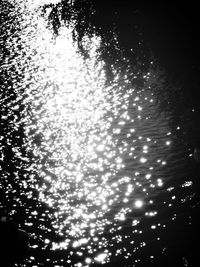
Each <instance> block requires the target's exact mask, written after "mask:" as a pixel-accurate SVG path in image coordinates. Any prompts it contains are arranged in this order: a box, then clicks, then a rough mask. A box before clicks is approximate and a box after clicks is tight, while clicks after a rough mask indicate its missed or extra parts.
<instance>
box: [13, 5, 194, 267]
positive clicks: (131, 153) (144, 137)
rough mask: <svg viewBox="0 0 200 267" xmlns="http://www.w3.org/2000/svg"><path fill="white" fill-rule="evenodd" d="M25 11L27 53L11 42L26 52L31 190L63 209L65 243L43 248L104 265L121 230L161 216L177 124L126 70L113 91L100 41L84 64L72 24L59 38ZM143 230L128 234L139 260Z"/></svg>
mask: <svg viewBox="0 0 200 267" xmlns="http://www.w3.org/2000/svg"><path fill="white" fill-rule="evenodd" d="M29 3H30V2H29ZM22 6H23V8H24V12H22V11H20V12H21V13H20V14H21V16H22V21H21V24H22V25H21V28H22V30H21V33H20V42H21V46H22V47H21V49H20V51H19V50H18V47H17V42H18V41H19V40H18V39H15V38H14V37H13V36H12V37H11V39H10V40H11V42H10V43H9V45H10V49H11V50H12V51H13V53H18V57H17V58H16V61H17V62H18V63H17V62H16V61H13V64H14V65H15V66H16V67H17V66H18V67H19V69H20V68H21V69H22V66H23V65H24V66H25V72H24V77H23V81H22V82H21V84H16V91H17V90H18V91H19V88H20V87H21V88H23V89H24V93H23V104H24V106H25V110H24V111H23V121H22V123H23V125H24V130H25V145H24V148H25V149H26V151H27V153H28V154H29V155H31V156H30V157H29V159H27V160H29V161H30V162H32V164H31V167H30V169H31V171H32V172H33V173H35V174H37V175H34V174H32V175H30V177H29V180H28V181H27V183H26V185H24V187H33V188H34V189H36V190H37V191H38V193H39V200H40V201H41V202H43V203H45V204H46V205H48V206H49V207H51V208H53V209H54V211H55V212H54V214H47V217H48V216H49V218H51V219H52V218H53V219H52V222H51V223H52V226H53V228H54V230H55V232H56V233H57V235H59V236H61V237H63V241H62V242H53V241H51V240H49V239H45V240H44V242H43V246H44V247H47V246H49V244H50V246H51V249H53V250H56V249H61V250H62V249H69V250H71V249H77V251H76V252H75V253H76V254H77V255H79V256H82V255H83V257H84V255H90V257H86V258H85V261H84V262H83V263H79V265H78V263H77V264H76V265H73V266H87V265H90V264H92V263H94V262H101V263H104V262H107V261H109V258H110V256H111V252H110V248H112V247H113V244H114V245H115V244H118V243H120V244H122V245H121V246H122V247H123V243H124V240H125V239H126V238H127V236H123V234H122V232H123V231H122V232H120V231H121V229H123V228H124V227H126V226H127V224H128V225H131V226H137V225H138V224H140V221H141V220H142V217H141V218H138V217H136V216H135V214H137V212H138V210H141V212H142V213H143V216H147V217H154V216H156V215H157V213H158V211H156V210H151V208H150V211H147V207H149V206H151V204H152V203H153V200H152V199H153V197H154V196H155V195H157V194H159V192H160V191H159V190H161V189H162V187H163V185H164V183H165V182H166V181H165V179H166V178H165V177H164V176H165V175H164V174H165V168H167V160H168V155H169V151H170V149H171V143H172V139H171V136H170V135H169V133H170V128H169V125H168V121H169V118H167V117H166V116H165V115H164V114H160V115H159V116H158V115H157V107H156V104H154V96H153V94H152V92H151V91H150V90H149V91H148V92H147V91H144V90H136V89H135V88H133V86H132V85H131V83H130V82H129V81H128V80H127V77H126V75H125V74H122V73H120V72H119V71H118V70H115V73H116V75H115V77H114V80H113V81H112V82H111V83H110V84H109V85H107V83H106V74H105V71H104V62H103V61H102V60H100V59H99V53H100V52H99V49H98V48H99V46H100V43H101V39H100V37H97V36H95V35H94V36H93V37H92V38H88V37H87V36H85V39H84V42H85V47H86V48H87V50H88V53H89V57H88V58H87V59H84V58H83V56H82V55H81V54H80V53H79V52H78V47H77V44H76V43H74V42H73V39H72V33H71V32H72V28H71V27H72V26H70V27H68V28H67V27H64V26H63V27H62V28H61V30H60V33H59V35H58V37H56V38H55V37H53V36H52V32H51V30H50V29H49V28H48V27H47V21H46V20H45V19H44V18H43V17H41V16H40V15H39V13H37V12H36V10H32V9H29V8H28V7H27V6H26V5H24V4H22ZM19 62H20V63H19ZM19 64H20V65H19ZM113 68H114V67H113ZM148 77H149V75H147V79H148ZM36 177H39V180H38V178H36ZM184 186H185V187H186V186H189V183H185V184H184ZM30 197H31V196H30ZM31 216H37V212H36V211H33V212H32V214H31V215H30V217H29V219H31ZM28 224H29V226H30V227H31V226H32V224H31V222H27V226H28ZM156 227H157V226H155V225H152V226H151V229H152V230H153V229H156ZM135 231H136V232H135ZM137 231H138V232H139V233H140V232H141V233H142V230H137V229H136V230H135V228H134V230H131V231H130V232H131V233H130V235H129V238H130V239H131V240H132V241H133V242H132V241H131V242H132V243H131V244H132V253H133V252H134V251H135V249H136V248H137V247H136V246H135V244H134V236H135V234H137ZM105 233H108V234H111V235H112V238H111V239H110V238H106V236H105ZM115 233H116V234H115ZM141 233H140V234H141ZM129 245H130V244H129ZM139 246H140V247H143V246H145V243H144V242H142V243H141V244H139ZM112 250H113V248H112ZM73 253H74V252H72V254H73ZM78 253H79V254H78ZM81 253H82V254H81ZM132 253H130V252H127V253H126V247H123V252H122V251H121V250H120V249H117V248H116V251H115V255H120V254H124V255H126V257H130V256H131V254H132ZM30 261H31V259H30ZM68 263H70V255H69V259H68Z"/></svg>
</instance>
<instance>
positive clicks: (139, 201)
mask: <svg viewBox="0 0 200 267" xmlns="http://www.w3.org/2000/svg"><path fill="white" fill-rule="evenodd" d="M143 205H144V202H143V201H142V200H140V199H137V200H136V201H135V203H134V206H135V207H136V208H138V209H140V208H142V207H143Z"/></svg>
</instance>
